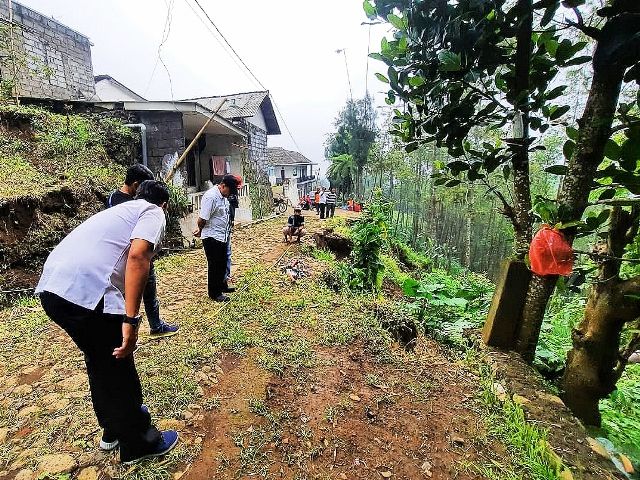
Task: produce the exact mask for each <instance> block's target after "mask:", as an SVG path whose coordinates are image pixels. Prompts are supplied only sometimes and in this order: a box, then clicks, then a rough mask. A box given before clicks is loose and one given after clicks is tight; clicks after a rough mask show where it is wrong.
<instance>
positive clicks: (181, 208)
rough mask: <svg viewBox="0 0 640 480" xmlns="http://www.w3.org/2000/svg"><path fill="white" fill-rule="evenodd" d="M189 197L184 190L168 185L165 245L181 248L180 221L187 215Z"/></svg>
mask: <svg viewBox="0 0 640 480" xmlns="http://www.w3.org/2000/svg"><path fill="white" fill-rule="evenodd" d="M190 203H191V202H190V201H189V197H188V196H187V192H186V191H185V189H184V188H182V187H179V186H177V185H173V184H172V183H170V184H169V207H168V208H167V235H166V236H167V244H169V245H175V246H182V245H183V242H182V240H183V237H182V230H181V229H180V220H182V219H183V218H184V217H185V216H186V215H187V214H188V213H189V205H190Z"/></svg>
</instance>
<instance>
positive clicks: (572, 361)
mask: <svg viewBox="0 0 640 480" xmlns="http://www.w3.org/2000/svg"><path fill="white" fill-rule="evenodd" d="M617 289H618V282H617V281H614V280H610V281H609V282H607V283H606V284H600V285H598V286H596V287H594V288H593V289H592V292H591V295H589V300H588V302H587V307H586V309H585V316H584V320H582V322H581V323H580V326H579V327H578V328H577V329H575V330H574V331H573V335H572V338H573V350H571V351H570V352H569V355H568V356H567V368H566V370H565V374H564V377H563V379H562V386H563V389H564V395H563V399H564V402H565V404H566V405H567V407H569V408H570V409H571V411H572V412H573V413H574V414H575V415H576V416H577V417H578V418H580V419H581V420H582V421H583V422H585V423H586V424H588V425H597V426H600V411H599V409H598V402H599V401H600V399H601V398H604V397H606V396H607V395H609V394H610V393H611V392H612V391H613V389H614V388H615V384H616V380H617V379H613V378H612V376H611V373H612V372H613V368H614V366H615V364H616V361H617V357H618V349H619V347H620V332H621V331H622V327H623V325H624V321H623V320H622V319H621V318H620V316H619V314H618V309H619V306H618V304H617V300H618V299H617V295H616V290H617Z"/></svg>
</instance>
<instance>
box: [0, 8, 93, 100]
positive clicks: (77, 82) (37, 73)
mask: <svg viewBox="0 0 640 480" xmlns="http://www.w3.org/2000/svg"><path fill="white" fill-rule="evenodd" d="M11 7H12V8H11V12H10V11H9V2H0V20H2V23H3V24H4V27H5V28H6V36H7V39H6V40H7V41H6V42H3V43H6V45H4V48H3V49H2V51H0V77H1V79H2V81H3V82H5V84H7V83H15V90H14V95H15V94H16V93H17V94H18V96H20V97H21V98H25V99H53V100H76V101H83V100H91V99H92V98H93V96H94V94H95V88H94V81H93V66H92V63H91V42H90V41H89V38H88V37H87V36H86V35H83V34H82V33H79V32H76V31H75V30H72V29H71V28H69V27H67V26H66V25H63V24H62V23H60V22H58V21H57V20H54V19H53V18H49V17H47V16H45V15H42V14H41V13H38V12H36V11H35V10H32V9H30V8H28V7H25V6H24V5H21V4H20V3H17V2H11Z"/></svg>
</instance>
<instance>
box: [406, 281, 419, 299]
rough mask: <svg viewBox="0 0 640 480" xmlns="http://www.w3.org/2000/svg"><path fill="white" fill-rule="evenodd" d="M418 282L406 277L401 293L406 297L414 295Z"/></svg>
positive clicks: (416, 291)
mask: <svg viewBox="0 0 640 480" xmlns="http://www.w3.org/2000/svg"><path fill="white" fill-rule="evenodd" d="M419 285H420V284H419V283H418V282H417V281H416V280H414V279H413V278H407V279H406V280H405V281H404V282H403V284H402V293H404V294H405V295H406V296H408V297H415V296H416V295H417V293H418V286H419Z"/></svg>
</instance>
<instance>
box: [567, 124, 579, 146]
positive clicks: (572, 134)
mask: <svg viewBox="0 0 640 480" xmlns="http://www.w3.org/2000/svg"><path fill="white" fill-rule="evenodd" d="M566 132H567V137H569V138H570V139H571V140H573V141H574V142H576V141H578V130H577V129H576V128H573V127H567V128H566Z"/></svg>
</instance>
